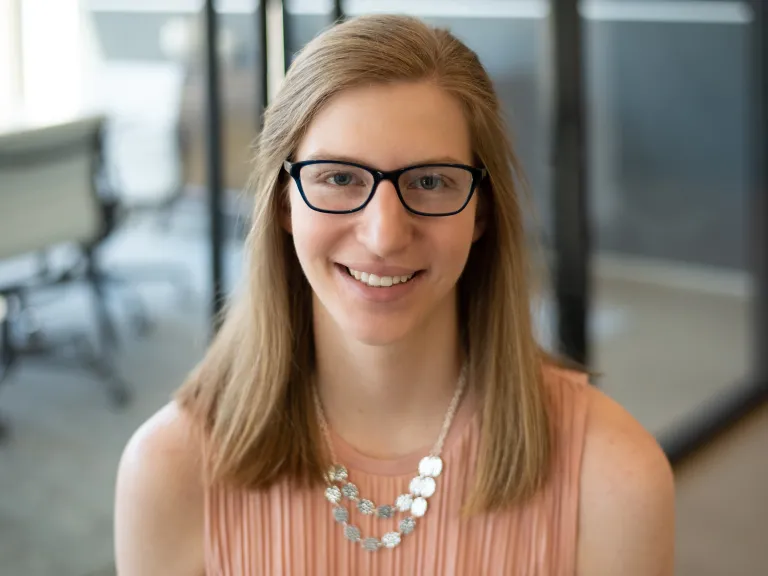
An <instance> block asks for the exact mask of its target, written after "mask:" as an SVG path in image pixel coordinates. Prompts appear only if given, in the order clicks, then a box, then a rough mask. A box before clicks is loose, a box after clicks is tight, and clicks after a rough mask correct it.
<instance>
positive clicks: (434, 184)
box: [417, 174, 443, 190]
mask: <svg viewBox="0 0 768 576" xmlns="http://www.w3.org/2000/svg"><path fill="white" fill-rule="evenodd" d="M442 184H443V179H442V178H440V177H439V176H436V175H434V174H430V175H428V176H422V177H420V178H419V179H418V180H417V185H418V186H419V187H420V188H423V189H424V190H436V189H437V188H439V187H440V186H441V185H442Z"/></svg>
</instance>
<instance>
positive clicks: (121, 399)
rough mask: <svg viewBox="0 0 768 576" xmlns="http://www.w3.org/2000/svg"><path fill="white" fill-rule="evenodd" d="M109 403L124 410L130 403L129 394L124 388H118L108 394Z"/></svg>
mask: <svg viewBox="0 0 768 576" xmlns="http://www.w3.org/2000/svg"><path fill="white" fill-rule="evenodd" d="M109 399H110V401H111V403H112V406H113V407H115V408H125V407H126V406H127V405H128V404H130V402H131V393H130V392H129V391H128V390H127V389H126V388H124V387H122V386H119V387H116V388H114V389H113V390H112V391H111V392H110V398H109Z"/></svg>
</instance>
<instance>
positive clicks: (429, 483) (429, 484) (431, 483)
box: [419, 477, 437, 498]
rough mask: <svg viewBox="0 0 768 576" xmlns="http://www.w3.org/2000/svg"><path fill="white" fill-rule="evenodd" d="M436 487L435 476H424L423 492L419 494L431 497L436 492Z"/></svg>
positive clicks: (422, 481)
mask: <svg viewBox="0 0 768 576" xmlns="http://www.w3.org/2000/svg"><path fill="white" fill-rule="evenodd" d="M435 488H437V485H436V484H435V479H434V478H429V477H427V478H422V479H421V494H419V496H424V498H429V497H430V496H432V494H434V493H435Z"/></svg>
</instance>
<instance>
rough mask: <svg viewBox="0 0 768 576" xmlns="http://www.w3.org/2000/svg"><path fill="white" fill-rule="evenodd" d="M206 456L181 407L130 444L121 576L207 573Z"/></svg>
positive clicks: (124, 475) (122, 469) (122, 506)
mask: <svg viewBox="0 0 768 576" xmlns="http://www.w3.org/2000/svg"><path fill="white" fill-rule="evenodd" d="M201 456H202V452H201V442H200V436H199V434H198V432H197V431H196V428H195V427H194V426H193V425H192V422H191V419H190V418H189V416H187V415H186V414H185V413H184V412H183V411H182V410H181V409H179V407H178V406H177V405H176V404H175V403H170V404H168V405H166V406H165V407H163V408H162V409H160V410H159V411H158V412H157V413H156V414H154V415H153V416H152V417H151V418H149V419H148V420H147V421H146V422H145V423H144V424H142V426H141V427H139V429H138V430H136V432H135V433H134V434H133V436H132V437H131V439H130V440H129V441H128V444H127V445H126V447H125V450H124V451H123V454H122V458H121V460H120V466H119V469H118V474H117V487H116V494H115V554H116V562H117V571H118V574H119V575H120V576H134V575H139V574H140V575H142V576H152V575H154V574H163V575H169V576H175V575H179V576H181V575H184V576H193V575H195V576H196V575H199V574H203V573H204V556H203V499H204V491H203V482H202V457H201Z"/></svg>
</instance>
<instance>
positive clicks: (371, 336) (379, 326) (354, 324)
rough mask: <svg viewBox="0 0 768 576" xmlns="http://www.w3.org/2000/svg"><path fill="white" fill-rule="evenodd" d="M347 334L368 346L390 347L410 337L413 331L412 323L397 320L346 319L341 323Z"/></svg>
mask: <svg viewBox="0 0 768 576" xmlns="http://www.w3.org/2000/svg"><path fill="white" fill-rule="evenodd" d="M340 324H341V326H342V328H343V330H344V332H345V333H346V334H348V335H349V336H351V337H352V338H354V339H355V340H357V341H358V342H361V343H362V344H366V345H368V346H388V345H391V344H396V343H397V342H400V341H402V340H404V339H405V338H407V337H408V335H409V334H410V333H411V332H412V331H413V328H414V327H413V326H412V323H411V322H405V321H398V319H396V318H390V319H384V320H379V321H372V320H371V319H370V318H354V319H353V318H346V319H344V320H343V321H342V322H341V323H340Z"/></svg>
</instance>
